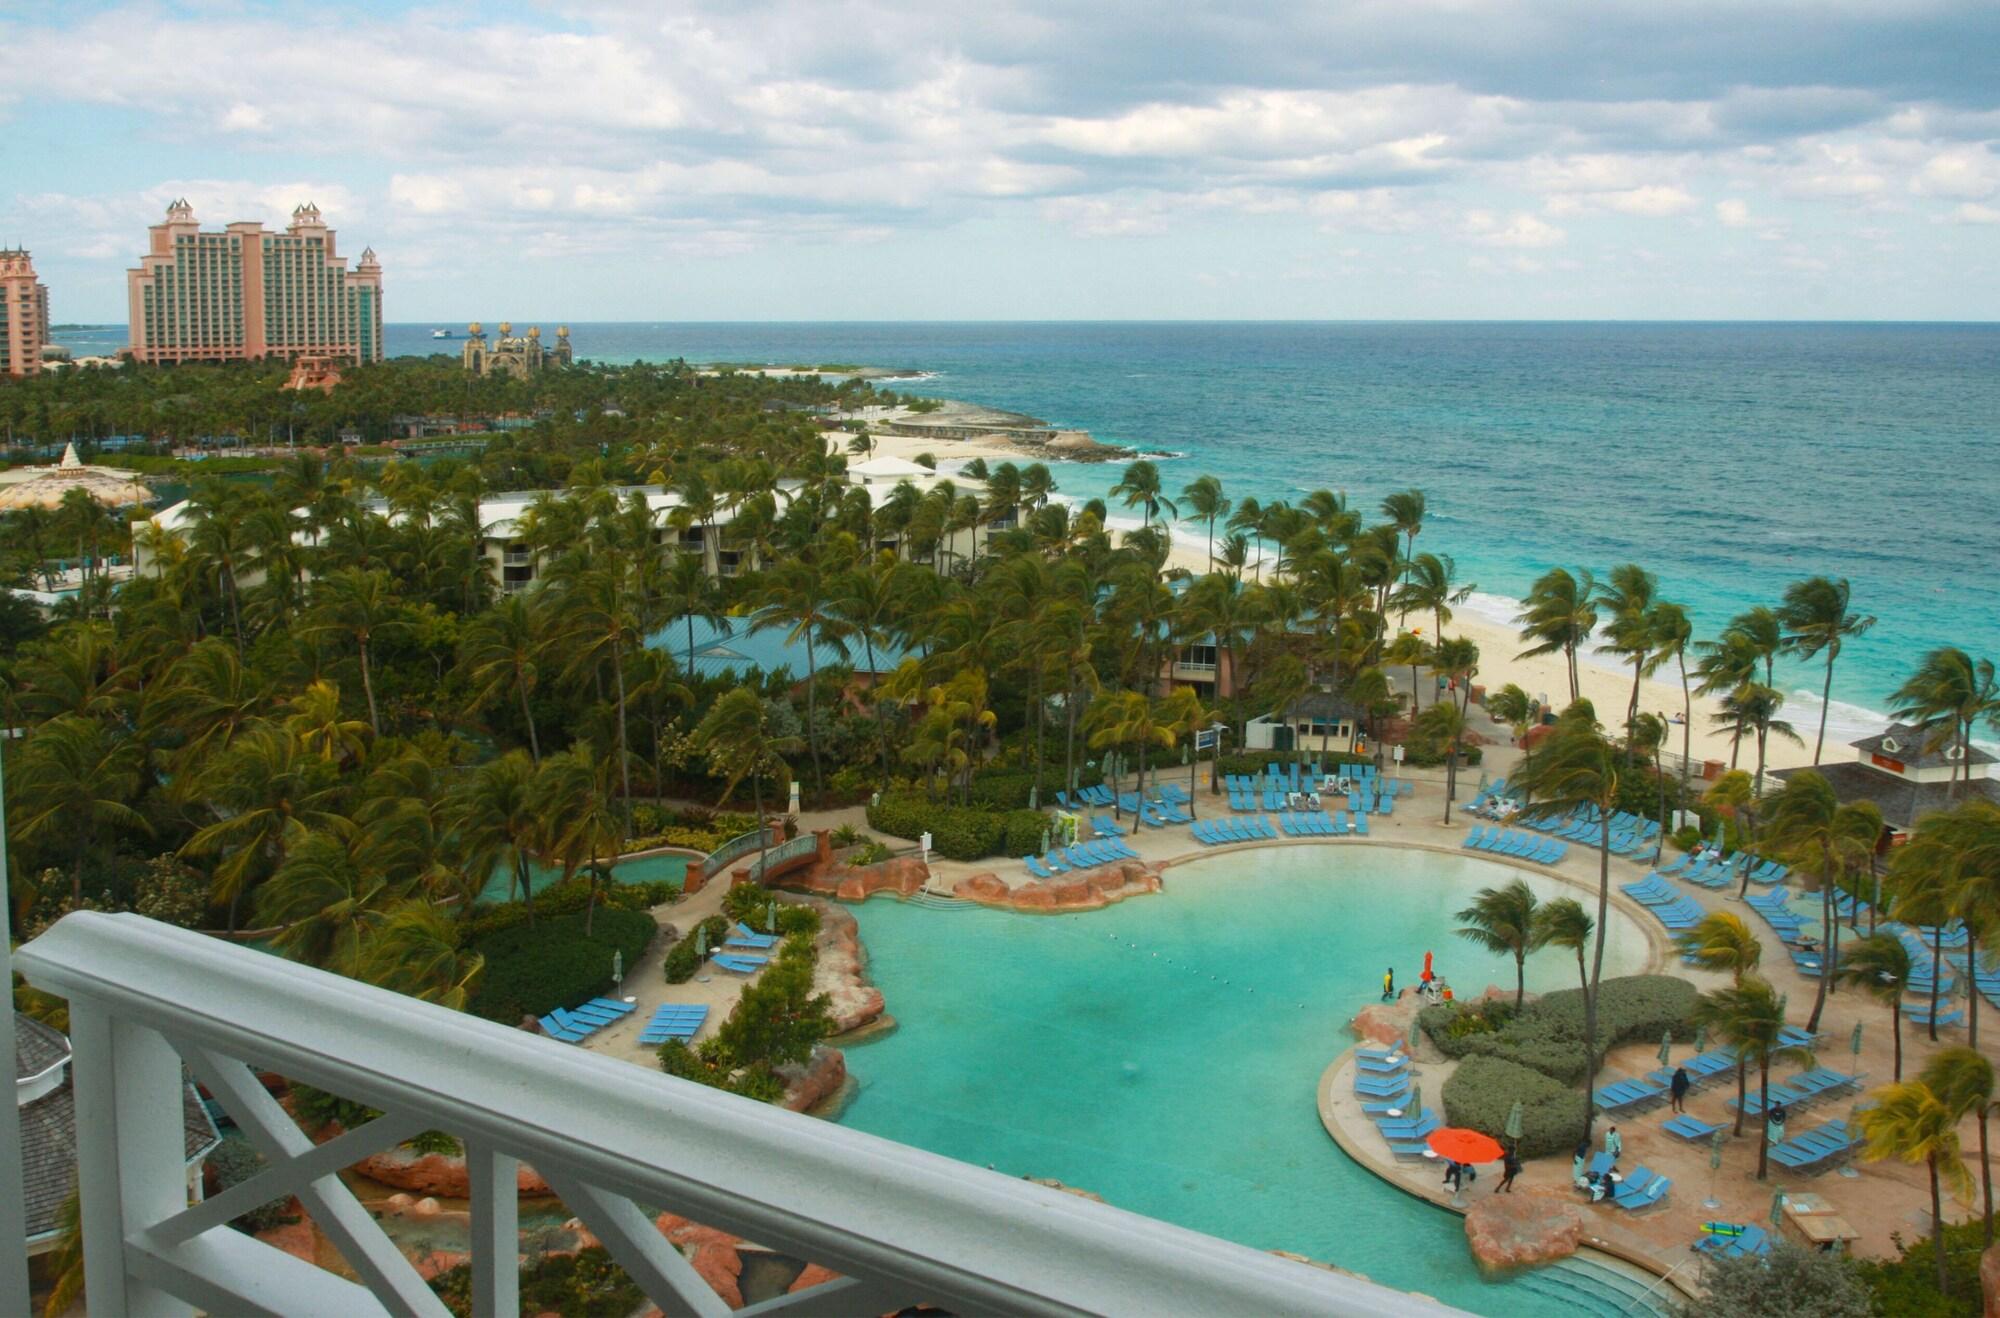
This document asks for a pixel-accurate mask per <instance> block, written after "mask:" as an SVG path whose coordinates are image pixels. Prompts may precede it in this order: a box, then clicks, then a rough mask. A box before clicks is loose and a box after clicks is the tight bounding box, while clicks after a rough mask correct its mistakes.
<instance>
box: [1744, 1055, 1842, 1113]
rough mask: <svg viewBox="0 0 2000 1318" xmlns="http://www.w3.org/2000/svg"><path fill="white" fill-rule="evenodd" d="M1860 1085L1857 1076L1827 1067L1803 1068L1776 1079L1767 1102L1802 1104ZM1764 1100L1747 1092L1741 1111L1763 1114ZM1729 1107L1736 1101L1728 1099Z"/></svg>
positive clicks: (1792, 1105) (1789, 1104)
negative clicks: (1781, 1078)
mask: <svg viewBox="0 0 2000 1318" xmlns="http://www.w3.org/2000/svg"><path fill="white" fill-rule="evenodd" d="M1860 1085H1861V1078H1860V1077H1859V1076H1852V1075H1848V1074H1847V1073H1846V1072H1844V1071H1835V1070H1831V1069H1829V1068H1827V1067H1824V1066H1821V1067H1816V1068H1814V1069H1813V1070H1810V1071H1802V1072H1800V1073H1799V1074H1798V1075H1795V1076H1793V1077H1792V1078H1791V1079H1789V1080H1782V1081H1778V1082H1776V1083H1774V1084H1772V1085H1771V1087H1770V1102H1772V1103H1783V1104H1784V1105H1785V1106H1786V1107H1804V1106H1805V1105H1806V1104H1808V1103H1816V1102H1818V1101H1819V1100H1820V1099H1822V1098H1829V1097H1831V1096H1832V1095H1834V1094H1842V1093H1846V1092H1848V1091H1849V1090H1852V1089H1857V1088H1859V1087H1860ZM1764 1107H1765V1099H1764V1097H1763V1096H1762V1095H1760V1094H1747V1095H1745V1096H1744V1099H1743V1111H1744V1112H1745V1113H1746V1114H1747V1115H1749V1116H1753V1117H1761V1116H1763V1115H1764ZM1729 1109H1730V1110H1731V1111H1732V1112H1733V1111H1735V1110H1736V1100H1735V1099H1733V1098H1732V1099H1730V1100H1729Z"/></svg>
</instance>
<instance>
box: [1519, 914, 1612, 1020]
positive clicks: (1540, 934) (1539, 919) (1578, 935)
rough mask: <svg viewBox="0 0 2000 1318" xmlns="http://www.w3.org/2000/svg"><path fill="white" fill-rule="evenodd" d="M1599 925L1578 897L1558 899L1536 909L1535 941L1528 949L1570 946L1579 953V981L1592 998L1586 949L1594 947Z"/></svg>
mask: <svg viewBox="0 0 2000 1318" xmlns="http://www.w3.org/2000/svg"><path fill="white" fill-rule="evenodd" d="M1596 930H1597V925H1596V924H1595V922H1593V921H1592V920H1591V918H1590V912H1588V911H1586V910H1584V909H1583V903H1582V902H1580V901H1578V900H1577V899H1576V898H1574V897H1557V898H1554V899H1552V900H1550V901H1545V902H1543V903H1542V904H1541V905H1540V906H1538V907H1536V908H1535V928H1534V935H1535V936H1534V940H1533V941H1532V942H1531V943H1530V945H1529V947H1528V950H1529V951H1531V952H1539V951H1541V950H1542V949H1543V948H1545V947H1566V948H1569V949H1570V950H1571V951H1572V952H1575V953H1576V979H1577V984H1578V986H1579V987H1580V988H1581V989H1582V991H1583V994H1584V996H1585V997H1588V996H1589V995H1590V972H1589V971H1588V970H1587V969H1586V968H1585V966H1584V964H1583V949H1584V948H1586V947H1588V946H1590V942H1591V935H1592V934H1593V933H1595V932H1596Z"/></svg>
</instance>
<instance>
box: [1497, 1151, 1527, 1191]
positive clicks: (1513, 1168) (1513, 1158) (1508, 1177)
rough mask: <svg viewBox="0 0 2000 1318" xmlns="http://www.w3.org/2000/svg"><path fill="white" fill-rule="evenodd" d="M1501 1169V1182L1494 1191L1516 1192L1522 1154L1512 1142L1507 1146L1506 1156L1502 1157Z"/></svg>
mask: <svg viewBox="0 0 2000 1318" xmlns="http://www.w3.org/2000/svg"><path fill="white" fill-rule="evenodd" d="M1500 1171H1501V1177H1500V1184H1498V1185H1496V1186H1494V1187H1493V1193H1495V1194H1499V1193H1501V1192H1502V1191H1505V1192H1506V1193H1508V1194H1512V1193H1514V1178H1515V1177H1516V1176H1518V1175H1520V1174H1521V1155H1520V1154H1519V1153H1517V1152H1516V1151H1515V1149H1514V1146H1513V1145H1511V1144H1509V1145H1508V1146H1507V1153H1506V1156H1505V1157H1503V1158H1502V1159H1501V1162H1500Z"/></svg>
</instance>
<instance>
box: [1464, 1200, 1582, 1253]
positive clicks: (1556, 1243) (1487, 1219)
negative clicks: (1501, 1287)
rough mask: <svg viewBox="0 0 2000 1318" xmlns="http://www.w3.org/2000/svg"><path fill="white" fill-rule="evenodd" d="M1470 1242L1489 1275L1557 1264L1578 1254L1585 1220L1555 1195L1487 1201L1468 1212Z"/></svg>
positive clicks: (1567, 1202) (1466, 1230) (1573, 1205)
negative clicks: (1540, 1264)
mask: <svg viewBox="0 0 2000 1318" xmlns="http://www.w3.org/2000/svg"><path fill="white" fill-rule="evenodd" d="M1465 1241H1466V1244H1467V1245H1468V1246H1470V1247H1471V1249H1472V1257H1473V1260H1474V1261H1475V1262H1477V1263H1478V1264H1479V1266H1480V1267H1481V1268H1484V1269H1486V1270H1487V1271H1504V1270H1507V1269H1510V1268H1525V1267H1531V1266H1534V1265H1535V1264H1539V1263H1552V1262H1554V1261H1555V1260H1556V1259H1560V1258H1568V1257H1569V1256H1570V1255H1571V1254H1574V1253H1576V1247H1577V1246H1578V1245H1579V1244H1580V1243H1582V1241H1583V1214H1582V1213H1580V1212H1578V1211H1577V1207H1576V1205H1575V1204H1573V1203H1570V1202H1569V1201H1568V1200H1567V1199H1565V1198H1563V1197H1562V1195H1561V1194H1559V1193H1558V1192H1556V1191H1553V1190H1521V1191H1518V1192H1516V1193H1514V1194H1494V1195H1486V1196H1483V1197H1482V1198H1481V1199H1480V1200H1479V1201H1478V1202H1477V1203H1475V1204H1473V1206H1472V1207H1471V1208H1470V1209H1468V1210H1467V1211H1466V1214H1465Z"/></svg>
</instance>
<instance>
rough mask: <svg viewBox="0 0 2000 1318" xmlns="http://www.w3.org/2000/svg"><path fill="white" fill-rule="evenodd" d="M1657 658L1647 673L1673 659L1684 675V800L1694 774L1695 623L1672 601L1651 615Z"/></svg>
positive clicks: (1653, 647)
mask: <svg viewBox="0 0 2000 1318" xmlns="http://www.w3.org/2000/svg"><path fill="white" fill-rule="evenodd" d="M1648 616H1649V617H1650V619H1651V627H1652V633H1653V635H1652V641H1651V644H1652V649H1653V657H1652V659H1651V660H1650V661H1648V666H1647V671H1648V672H1656V671H1658V670H1659V669H1660V668H1661V667H1662V666H1663V665H1665V663H1666V662H1667V660H1669V659H1671V660H1673V661H1674V664H1675V665H1676V666H1677V667H1678V668H1679V669H1680V675H1681V800H1682V801H1683V802H1685V801H1686V800H1687V794H1688V775H1689V774H1690V773H1691V772H1692V771H1693V766H1694V759H1693V751H1692V743H1693V738H1694V693H1693V692H1692V691H1691V690H1689V689H1688V666H1687V651H1688V646H1689V645H1691V644H1693V643H1694V623H1693V622H1692V621H1690V620H1689V618H1688V615H1687V610H1686V609H1685V608H1683V607H1682V606H1681V605H1679V604H1676V603H1674V602H1673V601H1671V600H1661V601H1659V602H1658V603H1656V604H1654V605H1653V607H1652V610H1651V612H1650V614H1649V615H1648Z"/></svg>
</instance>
